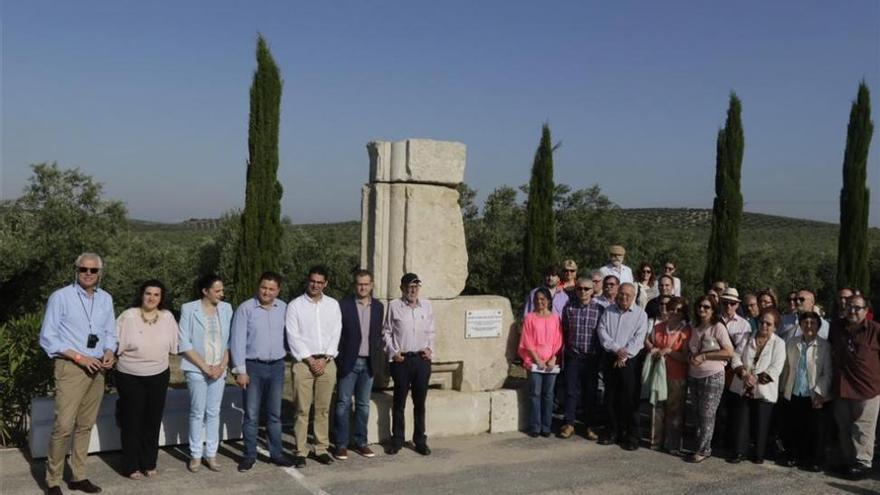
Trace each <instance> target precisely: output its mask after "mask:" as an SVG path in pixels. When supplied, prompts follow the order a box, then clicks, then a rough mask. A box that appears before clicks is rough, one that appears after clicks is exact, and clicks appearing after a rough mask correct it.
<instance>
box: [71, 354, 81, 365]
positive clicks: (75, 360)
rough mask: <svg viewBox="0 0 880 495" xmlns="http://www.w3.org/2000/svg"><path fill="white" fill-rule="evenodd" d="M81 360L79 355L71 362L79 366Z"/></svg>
mask: <svg viewBox="0 0 880 495" xmlns="http://www.w3.org/2000/svg"><path fill="white" fill-rule="evenodd" d="M81 359H82V356H80V355H79V354H77V355H76V356H74V357H73V362H74V363H76V364H79V362H80V360H81Z"/></svg>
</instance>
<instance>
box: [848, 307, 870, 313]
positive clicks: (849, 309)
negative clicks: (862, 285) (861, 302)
mask: <svg viewBox="0 0 880 495" xmlns="http://www.w3.org/2000/svg"><path fill="white" fill-rule="evenodd" d="M864 309H867V306H850V307H848V308H846V310H847V311H849V312H850V313H858V312H859V311H862V310H864Z"/></svg>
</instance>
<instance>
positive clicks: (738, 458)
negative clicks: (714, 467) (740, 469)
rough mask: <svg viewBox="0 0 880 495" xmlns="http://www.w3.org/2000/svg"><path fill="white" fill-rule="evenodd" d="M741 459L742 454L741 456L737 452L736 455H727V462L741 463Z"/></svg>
mask: <svg viewBox="0 0 880 495" xmlns="http://www.w3.org/2000/svg"><path fill="white" fill-rule="evenodd" d="M742 461H743V456H741V455H739V454H737V455H735V456H733V457H728V458H727V462H729V463H730V464H739V463H741V462H742Z"/></svg>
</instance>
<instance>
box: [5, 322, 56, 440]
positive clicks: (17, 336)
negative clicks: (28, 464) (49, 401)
mask: <svg viewBox="0 0 880 495" xmlns="http://www.w3.org/2000/svg"><path fill="white" fill-rule="evenodd" d="M41 321H42V314H40V313H28V314H25V315H23V316H20V317H18V318H14V319H11V320H9V321H7V322H6V323H3V324H0V445H3V446H20V445H23V444H24V443H25V440H26V438H27V432H28V429H29V428H30V403H31V399H32V398H33V397H36V396H39V395H46V394H48V392H49V390H51V389H52V387H53V382H54V374H53V369H54V367H53V366H52V362H51V360H50V359H49V358H48V357H47V356H46V354H45V353H44V352H43V349H42V348H41V347H40V342H39V340H40V323H41Z"/></svg>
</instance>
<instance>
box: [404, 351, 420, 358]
mask: <svg viewBox="0 0 880 495" xmlns="http://www.w3.org/2000/svg"><path fill="white" fill-rule="evenodd" d="M400 355H401V356H403V357H422V355H421V354H419V353H418V352H401V353H400Z"/></svg>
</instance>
